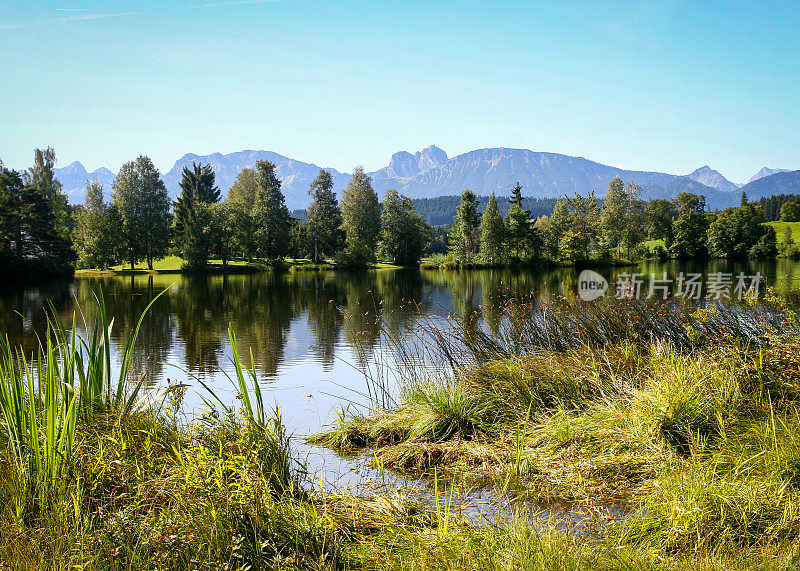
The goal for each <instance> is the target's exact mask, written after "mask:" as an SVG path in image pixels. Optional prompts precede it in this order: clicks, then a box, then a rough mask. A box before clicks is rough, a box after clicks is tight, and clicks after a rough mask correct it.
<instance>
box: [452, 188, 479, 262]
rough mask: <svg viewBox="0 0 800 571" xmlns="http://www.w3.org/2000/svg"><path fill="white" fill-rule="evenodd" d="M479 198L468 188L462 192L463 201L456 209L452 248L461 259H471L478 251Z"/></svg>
mask: <svg viewBox="0 0 800 571" xmlns="http://www.w3.org/2000/svg"><path fill="white" fill-rule="evenodd" d="M479 226H480V215H479V214H478V199H477V197H476V196H475V193H474V192H472V191H471V190H469V189H466V190H465V191H464V192H462V193H461V203H460V204H459V205H458V208H457V209H456V219H455V222H454V224H453V229H452V230H451V232H450V249H451V251H453V253H454V254H455V255H456V257H457V258H458V259H459V260H462V261H469V260H470V259H471V258H472V257H473V256H474V255H475V254H477V253H478V229H479Z"/></svg>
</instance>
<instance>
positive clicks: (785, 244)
mask: <svg viewBox="0 0 800 571" xmlns="http://www.w3.org/2000/svg"><path fill="white" fill-rule="evenodd" d="M780 252H781V255H782V256H783V257H784V258H787V259H790V260H794V259H795V258H797V256H798V254H799V253H800V251H799V250H798V248H797V242H795V240H794V236H792V227H791V226H788V225H787V226H786V228H784V229H783V240H782V241H781V245H780Z"/></svg>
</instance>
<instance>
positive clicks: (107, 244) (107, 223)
mask: <svg viewBox="0 0 800 571" xmlns="http://www.w3.org/2000/svg"><path fill="white" fill-rule="evenodd" d="M114 218H115V216H114V212H112V210H111V208H110V206H109V205H108V204H106V203H105V202H104V200H103V183H101V182H100V181H99V180H97V179H95V180H93V181H91V182H87V183H86V199H85V200H84V204H83V207H82V208H81V209H80V210H78V213H77V215H76V222H77V225H76V228H75V238H74V242H75V249H76V250H77V252H78V263H79V264H80V266H81V267H84V268H101V269H102V268H108V267H111V266H113V265H114V264H116V263H118V261H119V254H118V249H119V248H118V245H117V243H116V240H115V237H114V236H115V231H116V228H115V227H114V226H113V225H112V224H113V223H114Z"/></svg>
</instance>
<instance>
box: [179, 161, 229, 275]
mask: <svg viewBox="0 0 800 571" xmlns="http://www.w3.org/2000/svg"><path fill="white" fill-rule="evenodd" d="M179 185H180V188H181V193H180V195H179V196H178V199H177V200H176V201H175V209H174V226H173V239H174V241H175V245H176V246H177V247H178V249H179V250H180V252H181V255H182V256H183V259H184V260H185V262H184V264H185V266H186V267H187V268H189V269H201V268H204V267H205V266H206V265H207V263H208V256H209V253H210V249H211V240H212V236H211V234H212V230H211V209H210V207H209V206H210V205H211V204H214V203H216V202H217V201H219V195H220V190H219V188H218V187H217V186H216V176H215V175H214V169H213V168H212V167H211V165H209V164H206V165H198V164H196V163H192V168H191V169H190V168H189V167H186V166H184V167H183V172H182V175H181V181H180V183H179Z"/></svg>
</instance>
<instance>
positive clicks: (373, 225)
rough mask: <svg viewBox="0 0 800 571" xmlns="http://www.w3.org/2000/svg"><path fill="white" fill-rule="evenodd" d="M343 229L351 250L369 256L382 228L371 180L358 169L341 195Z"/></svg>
mask: <svg viewBox="0 0 800 571" xmlns="http://www.w3.org/2000/svg"><path fill="white" fill-rule="evenodd" d="M342 227H343V229H344V232H345V240H346V243H347V247H348V249H350V250H359V251H360V254H362V255H372V254H373V253H374V251H375V247H376V246H377V243H378V237H379V233H380V229H381V210H380V202H378V195H377V194H376V192H375V191H374V190H373V189H372V181H371V179H370V178H369V177H368V176H367V175H366V173H365V172H364V167H361V166H357V167H356V168H355V169H354V170H353V176H352V177H351V178H350V182H349V183H348V184H347V188H346V189H345V191H344V195H343V196H342Z"/></svg>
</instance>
